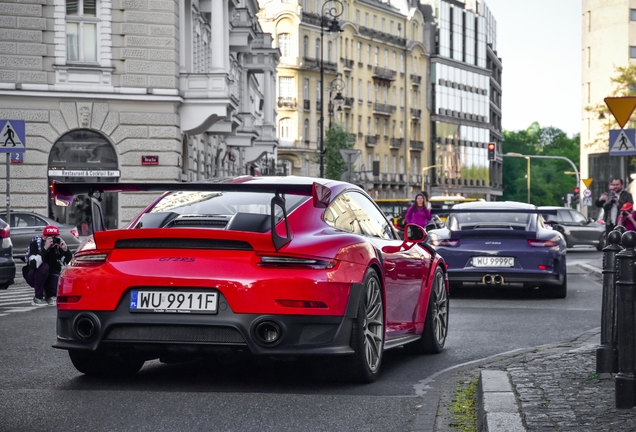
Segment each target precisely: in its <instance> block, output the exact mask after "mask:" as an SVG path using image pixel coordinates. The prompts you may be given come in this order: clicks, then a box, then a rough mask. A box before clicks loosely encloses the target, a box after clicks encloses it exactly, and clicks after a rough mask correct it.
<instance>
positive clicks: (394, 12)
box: [259, 0, 431, 198]
mask: <svg viewBox="0 0 636 432" xmlns="http://www.w3.org/2000/svg"><path fill="white" fill-rule="evenodd" d="M261 7H262V9H261V13H260V15H259V18H260V22H261V26H262V27H263V30H264V31H266V32H268V33H271V34H272V35H273V38H274V40H275V43H276V46H277V47H278V48H279V49H280V51H281V60H280V64H279V66H278V72H277V75H278V86H277V91H278V99H277V101H278V102H277V124H278V137H279V141H280V147H279V149H278V157H279V163H280V164H282V165H284V166H286V167H287V168H286V172H288V173H292V174H298V175H311V176H315V175H319V157H318V156H317V155H318V151H319V149H320V136H321V125H320V117H321V107H322V106H323V105H324V111H323V117H324V123H325V125H324V126H325V127H328V125H329V123H331V122H339V123H340V124H342V125H343V126H344V128H345V129H346V130H347V131H348V133H349V136H350V139H351V141H352V142H353V143H354V149H357V150H359V154H360V156H359V158H358V160H357V162H356V165H355V178H353V179H352V181H355V182H356V183H358V184H360V185H361V186H362V187H363V188H365V189H366V190H367V191H368V192H369V193H370V194H371V195H372V196H374V197H377V198H396V197H399V198H405V197H411V196H412V194H413V193H414V191H419V190H420V189H421V188H422V186H423V184H422V176H421V173H422V168H423V167H425V166H427V165H430V160H429V157H428V156H429V154H430V151H429V148H430V144H429V143H430V142H429V137H430V130H429V127H428V125H429V117H430V116H429V105H428V103H429V99H428V98H427V90H426V88H427V80H428V71H429V54H430V53H429V49H428V48H427V46H426V43H427V42H426V40H425V35H426V32H425V28H426V25H427V23H426V21H425V12H424V11H423V9H424V10H429V11H430V9H431V8H430V7H426V6H425V7H422V6H421V5H419V3H417V2H412V1H406V0H400V1H385V2H382V1H376V0H356V1H350V0H349V1H343V2H334V1H330V2H329V1H328V2H324V1H322V0H321V1H314V0H300V1H299V2H296V1H281V0H272V1H267V2H264V1H263V2H261ZM429 15H431V14H430V12H429ZM334 18H335V19H337V20H338V22H339V27H340V30H341V31H336V32H330V31H329V30H328V28H327V27H328V26H329V24H330V22H331V21H332V20H333V19H334ZM321 61H322V67H323V75H324V83H323V85H322V91H321V81H320V79H321V78H320V77H321ZM338 93H340V94H341V96H342V98H343V100H342V104H341V105H340V106H336V104H335V98H336V96H337V94H338ZM323 134H324V129H323ZM323 137H324V135H323ZM374 166H375V172H374Z"/></svg>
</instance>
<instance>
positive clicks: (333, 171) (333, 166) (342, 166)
mask: <svg viewBox="0 0 636 432" xmlns="http://www.w3.org/2000/svg"><path fill="white" fill-rule="evenodd" d="M325 135H326V137H325V147H324V151H325V154H324V163H325V178H328V179H332V180H340V176H342V173H344V172H345V171H347V164H346V163H345V161H344V160H343V159H342V155H341V154H340V149H350V148H352V147H353V142H351V139H350V137H349V133H348V132H347V131H346V130H345V128H344V127H343V126H342V125H341V124H339V123H332V125H331V127H330V128H329V129H327V132H326V134H325Z"/></svg>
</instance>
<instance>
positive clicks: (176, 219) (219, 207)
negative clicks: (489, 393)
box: [135, 191, 309, 232]
mask: <svg viewBox="0 0 636 432" xmlns="http://www.w3.org/2000/svg"><path fill="white" fill-rule="evenodd" d="M273 197H274V194H273V193H257V192H207V191H206V192H191V191H187V192H186V191H179V192H173V193H170V194H168V195H166V196H164V197H163V198H161V200H160V201H159V202H157V203H156V204H155V206H154V207H153V208H152V209H151V210H150V211H149V212H148V213H146V214H144V215H143V216H142V218H141V219H140V221H139V222H138V223H137V225H135V228H164V227H165V228H167V227H200V228H217V229H235V230H241V231H254V232H265V231H267V230H269V229H270V225H271V223H270V220H269V215H270V213H271V200H272V198H273ZM308 199H309V197H307V196H302V195H286V196H285V209H286V211H287V213H288V214H289V213H290V212H291V211H292V210H293V209H295V208H296V207H298V206H299V205H300V204H302V203H303V202H305V201H306V200H308ZM275 209H276V210H275V215H276V219H277V221H280V219H281V218H282V216H283V214H282V211H281V209H280V208H279V207H278V206H276V207H275Z"/></svg>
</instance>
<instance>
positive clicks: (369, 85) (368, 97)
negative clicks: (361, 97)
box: [367, 81, 371, 102]
mask: <svg viewBox="0 0 636 432" xmlns="http://www.w3.org/2000/svg"><path fill="white" fill-rule="evenodd" d="M367 102H371V81H367Z"/></svg>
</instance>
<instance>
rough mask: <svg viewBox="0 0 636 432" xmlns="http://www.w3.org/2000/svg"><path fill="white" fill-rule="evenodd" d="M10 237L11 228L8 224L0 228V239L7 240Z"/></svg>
mask: <svg viewBox="0 0 636 432" xmlns="http://www.w3.org/2000/svg"><path fill="white" fill-rule="evenodd" d="M10 235H11V227H10V226H9V224H6V225H5V226H4V227H2V231H0V238H9V237H10Z"/></svg>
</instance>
